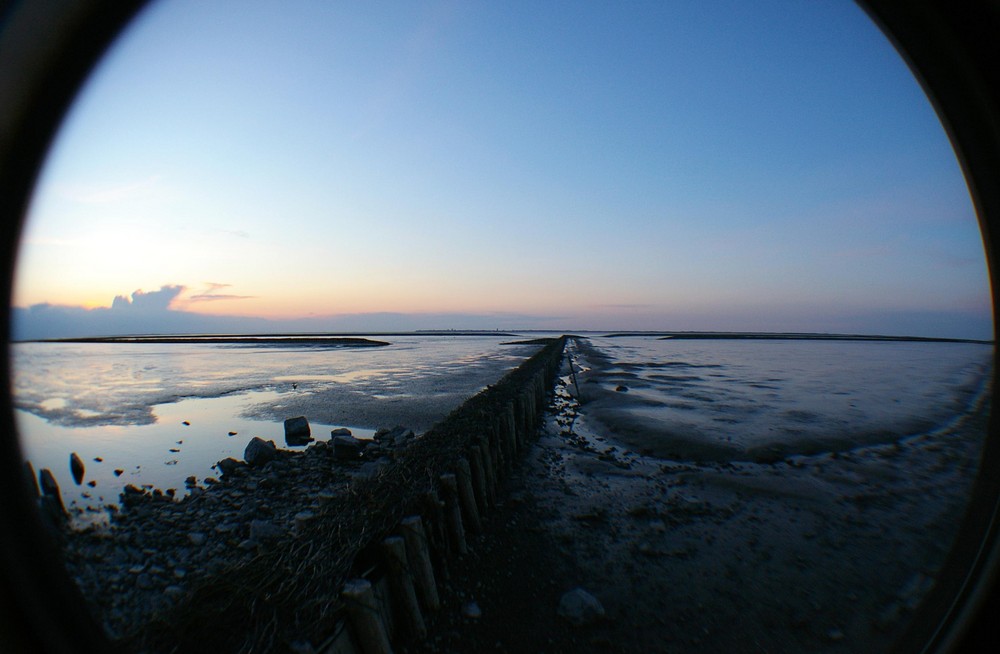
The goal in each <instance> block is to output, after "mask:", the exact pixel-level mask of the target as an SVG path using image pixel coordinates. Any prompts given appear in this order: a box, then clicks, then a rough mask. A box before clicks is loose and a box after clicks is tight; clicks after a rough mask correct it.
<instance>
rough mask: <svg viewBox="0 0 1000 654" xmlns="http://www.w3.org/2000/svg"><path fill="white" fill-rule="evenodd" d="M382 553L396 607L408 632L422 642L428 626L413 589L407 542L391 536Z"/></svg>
mask: <svg viewBox="0 0 1000 654" xmlns="http://www.w3.org/2000/svg"><path fill="white" fill-rule="evenodd" d="M382 553H383V554H384V555H385V560H386V567H387V568H388V569H389V584H390V587H391V588H392V594H393V596H394V599H395V601H396V606H398V607H399V609H400V612H401V613H402V614H403V616H404V619H403V622H404V623H405V624H406V630H407V632H408V633H409V635H410V636H411V637H412V638H414V639H416V640H421V639H423V638H424V637H425V636H427V626H426V625H425V624H424V616H423V615H422V614H421V613H420V605H419V604H418V603H417V592H416V590H414V588H413V577H411V576H410V565H409V562H408V560H407V558H406V542H405V541H404V540H403V538H402V536H389V537H388V538H386V539H385V540H383V541H382Z"/></svg>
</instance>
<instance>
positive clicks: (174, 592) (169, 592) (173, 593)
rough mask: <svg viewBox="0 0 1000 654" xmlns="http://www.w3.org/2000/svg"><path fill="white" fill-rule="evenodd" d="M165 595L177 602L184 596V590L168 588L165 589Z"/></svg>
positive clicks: (178, 587) (176, 587)
mask: <svg viewBox="0 0 1000 654" xmlns="http://www.w3.org/2000/svg"><path fill="white" fill-rule="evenodd" d="M163 594H164V595H166V596H167V597H169V598H170V599H172V600H176V599H180V598H181V597H183V596H184V589H183V588H181V587H180V586H167V587H166V588H164V589H163Z"/></svg>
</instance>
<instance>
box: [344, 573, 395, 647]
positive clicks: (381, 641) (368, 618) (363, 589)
mask: <svg viewBox="0 0 1000 654" xmlns="http://www.w3.org/2000/svg"><path fill="white" fill-rule="evenodd" d="M340 597H341V598H342V599H343V600H344V605H345V606H346V607H347V615H348V618H350V621H351V625H353V627H354V632H355V633H356V634H357V636H358V642H359V644H360V645H361V649H362V650H364V652H365V654H391V652H392V647H390V645H389V635H388V634H387V633H386V631H385V624H383V623H382V617H381V616H380V615H379V612H378V606H377V605H376V603H375V593H374V592H373V591H372V585H371V583H370V582H369V581H368V580H367V579H349V580H348V581H347V582H346V583H344V589H343V590H342V591H341V592H340Z"/></svg>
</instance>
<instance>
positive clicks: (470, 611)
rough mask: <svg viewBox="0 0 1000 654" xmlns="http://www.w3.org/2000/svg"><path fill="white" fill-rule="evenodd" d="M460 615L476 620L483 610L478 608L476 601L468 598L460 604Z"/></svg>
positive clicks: (481, 615)
mask: <svg viewBox="0 0 1000 654" xmlns="http://www.w3.org/2000/svg"><path fill="white" fill-rule="evenodd" d="M462 617H463V618H468V619H469V620H478V619H479V618H481V617H483V610H482V609H480V608H479V604H478V603H476V602H474V601H471V600H470V601H468V602H466V603H465V604H463V605H462Z"/></svg>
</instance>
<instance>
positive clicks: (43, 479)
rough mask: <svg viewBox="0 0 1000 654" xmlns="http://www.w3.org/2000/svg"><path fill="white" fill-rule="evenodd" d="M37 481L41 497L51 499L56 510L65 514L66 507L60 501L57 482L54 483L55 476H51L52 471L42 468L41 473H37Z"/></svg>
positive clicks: (60, 495) (60, 494)
mask: <svg viewBox="0 0 1000 654" xmlns="http://www.w3.org/2000/svg"><path fill="white" fill-rule="evenodd" d="M38 481H39V485H40V486H41V488H42V497H51V498H52V501H53V502H54V504H55V505H56V506H57V507H58V509H59V510H60V511H61V512H63V513H65V512H66V506H65V505H64V504H63V501H62V493H60V492H59V482H57V481H56V476H55V475H53V474H52V471H51V470H49V469H48V468H42V471H41V472H40V473H38Z"/></svg>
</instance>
